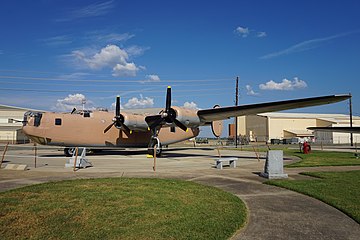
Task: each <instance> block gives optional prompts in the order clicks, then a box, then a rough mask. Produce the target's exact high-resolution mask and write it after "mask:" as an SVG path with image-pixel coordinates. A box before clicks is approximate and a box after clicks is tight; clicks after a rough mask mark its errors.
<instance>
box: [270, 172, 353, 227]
mask: <svg viewBox="0 0 360 240" xmlns="http://www.w3.org/2000/svg"><path fill="white" fill-rule="evenodd" d="M303 174H305V175H308V176H313V177H317V178H318V179H313V180H271V181H268V182H266V183H267V184H272V185H275V186H279V187H284V188H287V189H290V190H293V191H296V192H300V193H304V194H306V195H309V196H311V197H314V198H317V199H319V200H321V201H323V202H325V203H327V204H329V205H331V206H334V207H336V208H338V209H339V210H341V211H343V212H344V213H346V214H347V215H349V216H350V217H351V218H353V219H354V220H355V221H357V222H358V223H360V171H349V172H316V173H303Z"/></svg>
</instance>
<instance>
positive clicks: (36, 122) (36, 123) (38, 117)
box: [34, 113, 42, 127]
mask: <svg viewBox="0 0 360 240" xmlns="http://www.w3.org/2000/svg"><path fill="white" fill-rule="evenodd" d="M34 117H35V120H34V126H35V127H38V126H40V122H41V118H42V113H36V114H35V116H34Z"/></svg>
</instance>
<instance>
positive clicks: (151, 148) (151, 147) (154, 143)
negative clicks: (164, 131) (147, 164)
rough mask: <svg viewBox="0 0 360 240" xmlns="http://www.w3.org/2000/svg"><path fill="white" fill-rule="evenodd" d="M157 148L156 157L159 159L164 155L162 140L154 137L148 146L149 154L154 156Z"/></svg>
mask: <svg viewBox="0 0 360 240" xmlns="http://www.w3.org/2000/svg"><path fill="white" fill-rule="evenodd" d="M155 146H156V156H157V157H159V156H160V155H161V153H162V146H161V144H160V140H159V138H157V137H152V138H151V140H150V143H149V146H148V154H149V155H154V148H155Z"/></svg>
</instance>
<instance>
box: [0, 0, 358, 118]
mask: <svg viewBox="0 0 360 240" xmlns="http://www.w3.org/2000/svg"><path fill="white" fill-rule="evenodd" d="M0 6H1V7H0V31H1V32H0V34H1V37H0V83H1V86H0V104H7V105H15V106H21V107H31V108H35V109H44V110H58V111H69V110H70V109H72V107H73V105H74V104H75V105H77V106H81V99H82V98H86V107H87V108H96V107H105V108H111V105H112V103H113V102H114V99H115V96H116V95H121V97H122V107H123V108H132V107H162V106H164V104H165V103H164V102H165V99H164V98H165V91H166V87H167V85H171V86H172V89H173V104H174V105H178V106H183V105H185V106H188V107H198V108H202V109H204V108H211V107H212V106H213V105H215V104H220V105H222V106H229V105H233V104H234V96H235V78H236V76H239V77H240V83H239V86H240V98H239V103H240V104H249V103H259V102H266V101H277V100H285V99H294V98H303V97H312V96H321V95H330V94H341V93H349V92H351V93H352V94H353V108H354V109H353V110H354V114H357V115H360V110H359V104H360V97H359V94H358V92H359V86H360V84H359V82H358V80H359V79H358V76H359V70H360V44H359V43H360V14H359V9H360V2H359V1H355V0H354V1H347V0H343V1H321V0H320V1H280V0H279V1H241V0H238V1H229V0H221V1H188V0H182V1H137V0H134V1H115V0H114V1H101V0H100V1H60V0H42V1H25V0H24V1H17V0H12V1H8V0H4V1H1V4H0ZM293 112H322V113H345V114H346V113H348V106H347V104H346V103H345V102H343V103H338V104H333V105H328V106H322V107H316V108H307V109H301V110H296V111H293Z"/></svg>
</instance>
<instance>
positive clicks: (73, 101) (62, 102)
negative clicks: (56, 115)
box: [52, 93, 94, 112]
mask: <svg viewBox="0 0 360 240" xmlns="http://www.w3.org/2000/svg"><path fill="white" fill-rule="evenodd" d="M83 101H85V108H86V109H94V106H93V105H94V104H93V102H92V101H90V100H87V99H86V97H85V95H83V94H81V93H76V94H69V95H68V96H67V97H65V98H64V99H58V100H57V102H56V105H55V107H52V110H55V111H65V112H68V111H71V110H72V109H73V108H80V109H82V104H83Z"/></svg>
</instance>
